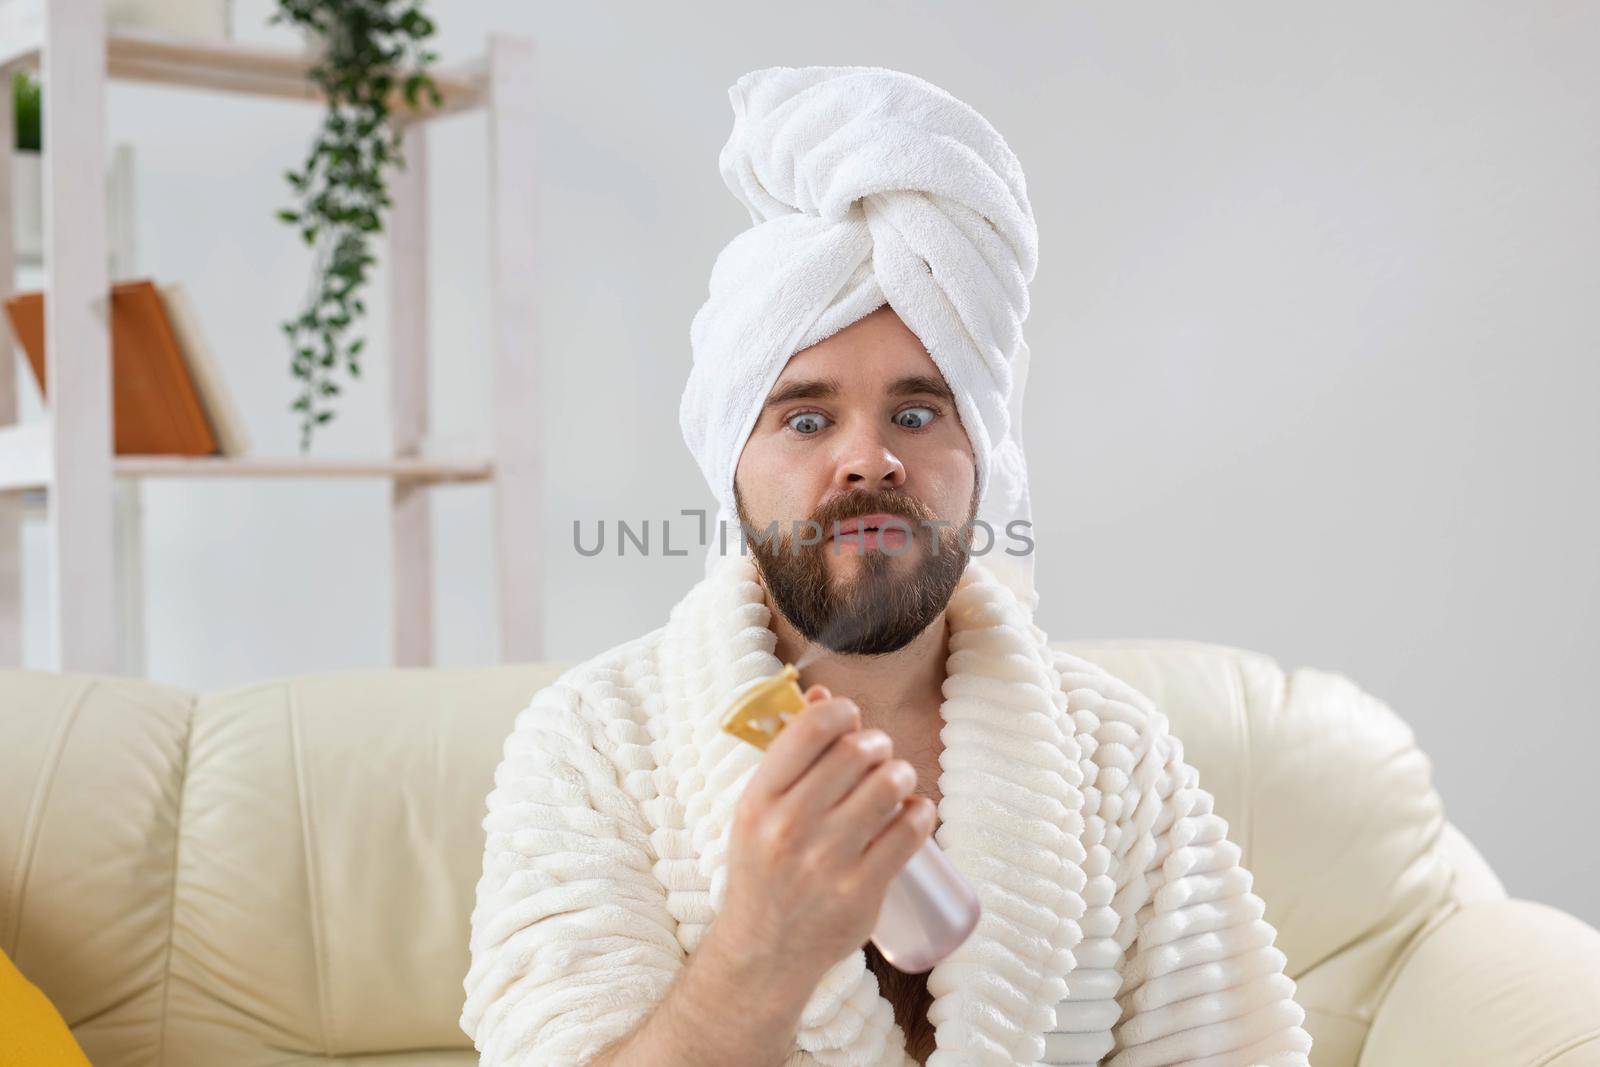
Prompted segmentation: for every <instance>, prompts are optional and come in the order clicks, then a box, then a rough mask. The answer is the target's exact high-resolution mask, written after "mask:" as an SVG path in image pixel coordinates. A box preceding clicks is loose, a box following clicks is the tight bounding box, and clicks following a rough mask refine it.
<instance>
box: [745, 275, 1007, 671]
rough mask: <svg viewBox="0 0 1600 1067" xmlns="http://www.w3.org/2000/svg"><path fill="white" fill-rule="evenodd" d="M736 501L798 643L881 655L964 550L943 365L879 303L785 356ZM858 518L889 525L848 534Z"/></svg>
mask: <svg viewBox="0 0 1600 1067" xmlns="http://www.w3.org/2000/svg"><path fill="white" fill-rule="evenodd" d="M734 502H735V505H736V506H737V508H738V512H739V521H740V522H742V523H743V524H744V525H745V528H746V534H745V536H746V539H747V541H748V544H749V551H750V553H751V555H752V556H753V557H754V559H755V563H756V567H757V569H758V570H759V571H760V573H761V577H762V581H763V582H764V583H765V585H766V587H767V591H768V592H769V593H770V594H771V596H772V599H773V602H774V604H775V605H776V607H777V608H778V610H779V611H781V612H782V613H783V615H784V617H785V618H787V619H788V620H789V622H790V623H791V624H792V625H793V626H794V627H795V629H796V630H798V631H799V632H800V633H801V634H802V635H804V636H805V638H806V639H807V640H809V641H812V642H814V643H816V644H820V645H822V646H824V647H826V648H830V649H832V650H834V651H835V652H842V653H850V654H855V655H880V654H883V653H886V652H893V651H896V650H897V649H900V648H903V647H904V646H905V645H907V644H908V643H910V642H911V640H912V639H913V638H915V637H916V636H917V635H918V634H920V633H921V632H922V631H923V630H924V629H926V628H927V626H928V624H929V623H931V622H932V621H933V620H934V619H935V618H937V617H938V615H939V613H940V612H941V611H943V610H944V607H945V605H946V604H948V603H949V601H950V596H951V594H952V593H953V592H954V591H955V587H956V585H957V583H958V582H959V580H960V578H961V575H962V572H963V571H965V569H966V565H967V559H968V557H969V554H970V538H971V530H970V526H968V527H967V528H966V529H963V526H964V525H965V524H969V523H970V522H971V520H972V519H973V517H974V516H975V515H976V514H977V505H978V498H977V472H976V467H975V465H974V460H973V454H972V446H971V443H970V442H969V441H968V439H967V434H966V431H965V430H964V429H963V428H962V426H961V422H960V419H959V416H958V415H957V414H956V408H955V404H954V402H953V400H952V398H951V397H950V393H949V389H948V387H947V386H946V385H945V383H944V378H943V376H942V375H941V374H940V373H939V369H938V367H937V366H935V364H934V362H933V360H932V359H931V358H930V357H929V355H928V353H927V350H926V349H924V348H923V346H922V342H921V341H920V340H918V338H917V335H916V334H914V333H912V332H911V330H910V328H908V327H907V326H906V325H905V323H904V322H902V321H901V320H900V317H899V316H898V315H896V314H895V313H894V311H893V310H892V309H891V308H890V307H888V306H887V305H885V306H884V307H882V308H879V309H878V310H877V311H875V312H873V313H872V314H871V315H868V316H866V317H865V318H863V319H861V320H860V321H858V322H855V323H853V324H852V325H850V326H848V327H846V328H845V329H843V330H841V331H839V332H838V333H836V334H834V335H833V336H832V337H829V338H826V339H824V340H822V341H819V342H818V343H817V344H815V345H812V346H811V347H810V348H807V349H804V350H803V351H800V352H797V353H795V355H794V356H793V357H791V358H790V360H789V362H788V364H787V365H786V366H785V367H784V369H783V372H782V373H781V374H780V375H779V376H778V380H777V382H776V383H774V384H773V387H772V391H771V392H770V393H769V394H768V397H767V401H766V405H765V407H764V408H763V409H762V412H761V414H760V416H759V417H758V418H757V420H756V425H755V428H754V429H753V430H751V433H750V439H749V440H748V441H747V442H746V443H745V446H744V451H743V452H741V453H740V455H739V464H738V467H737V468H736V470H735V474H734ZM869 516H878V517H880V519H883V521H886V522H891V523H892V525H891V526H889V527H888V528H887V529H886V532H884V533H883V534H881V535H879V534H874V533H865V534H862V533H851V532H850V529H849V528H850V526H852V525H854V523H852V522H851V520H856V519H866V518H867V517H869ZM806 520H811V522H814V523H815V524H816V525H815V526H808V525H807V522H806ZM941 521H942V522H943V523H944V525H940V526H935V525H933V524H934V523H937V522H941ZM773 522H776V523H777V531H776V536H775V537H773V538H771V539H770V540H763V538H764V537H765V535H766V533H767V529H768V526H769V525H770V524H772V523H773ZM874 524H875V523H874ZM841 527H844V529H843V530H842V531H840V533H839V534H838V535H837V536H836V535H835V531H836V530H840V528H841ZM936 540H937V542H938V545H937V550H935V546H934V542H935V541H936ZM807 541H809V542H812V543H805V542H807Z"/></svg>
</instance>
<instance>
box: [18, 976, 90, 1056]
mask: <svg viewBox="0 0 1600 1067" xmlns="http://www.w3.org/2000/svg"><path fill="white" fill-rule="evenodd" d="M0 1034H4V1035H6V1039H5V1041H3V1042H0V1067H24V1065H26V1067H89V1057H87V1056H85V1055H84V1054H83V1049H81V1048H79V1047H78V1043H77V1042H76V1041H74V1040H73V1039H72V1031H71V1030H68V1029H67V1024H66V1022H65V1021H64V1020H63V1019H62V1018H61V1013H60V1012H58V1011H56V1006H55V1005H54V1004H52V1003H50V999H49V998H48V997H46V996H45V995H44V994H43V993H41V992H39V987H38V986H36V985H34V984H33V983H32V982H30V981H28V979H27V978H25V977H24V976H23V974H22V972H21V971H19V970H17V965H16V964H14V963H12V962H11V958H10V957H9V956H7V955H6V954H5V953H4V952H0Z"/></svg>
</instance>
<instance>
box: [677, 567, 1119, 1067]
mask: <svg viewBox="0 0 1600 1067" xmlns="http://www.w3.org/2000/svg"><path fill="white" fill-rule="evenodd" d="M770 618H771V616H770V612H769V610H768V608H767V606H766V601H765V595H764V590H763V587H762V586H761V584H760V580H759V573H758V571H757V570H756V567H755V564H754V560H753V559H751V558H749V557H745V556H732V557H729V558H727V559H725V560H723V561H721V562H720V564H719V565H718V566H717V568H716V569H715V570H714V571H713V572H712V573H711V574H709V575H707V576H706V578H705V579H703V580H702V581H701V582H700V583H699V584H698V585H696V586H695V588H694V589H692V590H691V591H690V593H689V594H687V595H686V596H685V597H684V599H683V600H681V601H680V602H679V603H678V604H677V605H675V606H674V608H673V611H672V615H671V617H670V619H669V621H668V623H667V625H666V627H665V628H664V629H665V632H664V634H663V646H662V649H661V653H662V654H661V657H660V661H659V666H660V669H661V672H662V679H661V681H662V683H663V686H662V692H663V694H664V698H665V700H666V702H667V708H666V711H667V715H668V717H669V719H671V720H672V721H673V722H674V725H675V731H676V732H677V734H678V738H679V740H680V741H681V742H688V743H686V744H681V745H678V746H674V747H675V755H676V756H677V757H679V758H677V759H675V760H674V762H675V763H676V764H678V765H677V766H674V767H673V771H674V774H673V777H674V779H675V788H674V791H675V792H676V794H677V799H678V800H679V801H680V802H681V804H682V810H683V812H684V823H685V830H686V831H687V833H688V834H689V837H690V839H691V841H692V848H693V852H694V855H695V858H696V864H697V868H698V873H699V882H700V885H699V887H696V888H701V889H704V890H708V891H709V898H708V899H709V904H710V909H711V912H712V913H713V914H714V913H715V912H720V910H721V908H722V904H723V901H724V900H725V899H726V891H727V849H728V834H729V831H730V829H731V823H732V816H733V811H734V808H735V805H736V804H737V801H738V798H739V794H740V793H741V792H742V791H743V788H744V786H745V784H746V783H747V782H748V780H749V777H750V775H751V774H752V773H754V771H755V768H756V765H757V764H758V762H759V760H760V758H761V756H762V752H761V751H760V750H759V749H757V748H755V747H754V746H752V745H749V744H746V743H745V742H743V741H740V740H738V739H737V738H734V737H732V736H730V735H728V734H726V733H724V732H723V731H722V730H721V729H720V728H719V725H718V722H717V713H718V711H719V709H720V706H721V705H722V704H723V702H724V701H725V699H726V697H727V694H729V693H730V692H731V691H732V690H733V689H734V688H736V687H737V686H739V685H741V684H743V683H745V682H748V681H751V680H753V679H755V678H758V677H764V676H766V675H770V674H772V673H774V672H776V671H778V670H779V669H780V668H781V667H782V666H783V665H782V663H781V662H780V661H779V660H778V659H777V657H776V656H775V655H774V654H773V650H774V648H775V647H776V643H777V635H776V634H775V633H774V632H773V630H772V629H771V627H770V625H769V623H770ZM946 618H947V620H948V626H949V646H948V655H947V659H946V678H945V682H944V686H943V694H944V701H943V703H942V705H941V707H940V714H941V717H942V718H943V720H944V727H943V729H942V731H941V734H940V736H941V738H942V740H943V742H944V750H943V753H942V755H941V756H940V759H939V764H940V768H941V773H940V776H939V791H940V794H941V800H940V802H939V818H940V820H941V823H940V826H939V828H938V830H937V831H936V832H935V835H934V837H935V840H936V841H937V842H938V844H939V847H940V848H942V849H943V850H944V851H945V854H946V855H947V856H948V857H949V859H950V861H951V862H952V863H953V864H954V865H955V867H956V868H957V869H958V870H959V871H960V872H961V873H962V875H963V876H965V877H966V878H967V880H968V881H969V882H971V884H972V886H973V887H974V889H975V890H976V891H977V894H978V898H979V900H980V902H981V903H982V906H983V914H982V917H981V918H980V919H979V921H978V925H977V927H976V929H974V931H973V933H972V934H971V936H969V937H968V939H967V940H966V941H965V942H964V943H963V944H962V945H961V946H960V947H959V948H957V949H956V950H955V952H953V953H951V954H950V955H949V956H947V957H946V958H945V959H943V960H941V961H940V962H939V963H938V964H936V965H935V966H934V967H933V969H932V971H931V972H930V973H929V975H928V990H929V992H930V993H931V994H932V995H933V1002H932V1004H931V1006H930V1008H929V1011H928V1015H929V1019H930V1021H931V1022H932V1023H934V1025H935V1031H936V1041H937V1051H936V1052H935V1053H934V1054H933V1056H932V1058H931V1059H930V1060H929V1061H928V1062H929V1065H930V1067H957V1065H962V1067H971V1065H973V1064H980V1063H981V1064H989V1063H993V1064H1016V1063H1032V1062H1034V1061H1036V1060H1037V1059H1039V1058H1040V1057H1041V1056H1042V1055H1043V1049H1044V1045H1043V1034H1044V1033H1046V1032H1047V1031H1048V1030H1050V1029H1051V1028H1052V1027H1053V1026H1054V1023H1055V1005H1056V1004H1057V1003H1058V1002H1059V1001H1060V1000H1062V999H1063V998H1064V997H1065V996H1066V982H1065V976H1066V974H1067V972H1068V971H1069V970H1070V969H1071V967H1072V966H1073V958H1072V954H1071V949H1072V948H1073V946H1074V945H1076V944H1077V942H1078V940H1079V939H1080V937H1081V933H1080V928H1079V925H1078V922H1077V920H1078V919H1079V918H1081V917H1082V915H1083V912H1084V900H1083V896H1082V890H1083V887H1084V884H1085V876H1084V870H1083V867H1084V856H1085V852H1084V847H1083V841H1082V838H1083V826H1084V820H1083V809H1084V794H1083V791H1082V789H1083V788H1084V787H1085V782H1086V771H1087V772H1088V773H1090V774H1092V770H1089V768H1090V765H1089V764H1088V763H1087V762H1086V761H1085V760H1084V757H1083V752H1082V749H1081V748H1080V746H1079V744H1078V741H1077V739H1076V737H1075V731H1074V728H1073V721H1072V718H1071V717H1070V716H1069V714H1068V711H1067V701H1066V696H1065V694H1064V693H1063V691H1062V684H1061V675H1060V673H1059V671H1058V670H1057V669H1056V667H1055V665H1054V661H1053V656H1052V653H1051V651H1050V649H1049V648H1048V645H1047V638H1046V636H1045V634H1044V632H1043V631H1042V630H1040V629H1039V628H1038V627H1037V626H1035V625H1034V623H1033V620H1032V616H1031V614H1030V613H1029V611H1028V610H1027V609H1026V608H1025V607H1024V606H1023V605H1022V604H1020V603H1019V602H1018V600H1017V598H1016V597H1015V595H1014V594H1013V593H1012V592H1011V590H1010V589H1008V588H1007V587H1006V586H1005V585H1004V584H1003V583H1001V582H1000V581H999V580H997V579H996V578H995V577H994V575H993V574H992V573H991V572H990V571H989V570H988V568H986V567H985V566H983V564H982V561H981V558H979V557H973V558H972V559H970V560H969V562H968V565H967V568H966V571H965V572H964V573H963V575H962V577H961V580H960V583H959V585H958V586H957V589H956V591H955V593H954V595H953V596H952V597H951V600H950V603H949V606H948V608H947V610H946ZM845 695H847V694H845ZM1090 784H1091V785H1092V782H1091V783H1090ZM706 899H707V897H706V896H704V895H701V900H706ZM701 910H702V912H703V911H704V909H703V908H702V909H701ZM709 917H710V916H705V918H707V919H709ZM706 925H707V923H706V922H696V921H693V920H692V917H689V919H688V921H685V922H683V923H682V925H681V927H680V939H681V940H682V942H683V943H684V945H685V947H686V948H687V949H689V950H690V951H692V950H693V948H694V946H695V944H696V943H697V942H698V940H699V937H700V935H701V934H702V933H703V932H704V930H705V927H706ZM796 1045H797V1046H798V1048H799V1049H800V1050H803V1052H802V1053H796V1054H795V1055H794V1056H793V1057H791V1059H790V1060H789V1061H788V1063H787V1065H786V1067H798V1065H801V1064H829V1065H836V1067H905V1065H907V1064H911V1063H913V1062H914V1061H912V1060H911V1059H910V1057H909V1056H908V1055H907V1054H906V1051H905V1039H904V1035H903V1034H902V1032H901V1030H900V1028H899V1026H898V1025H896V1023H895V1021H894V1009H893V1007H892V1006H891V1004H890V1003H889V1001H888V1000H887V999H886V998H885V997H884V996H883V995H882V994H881V993H880V992H879V991H878V983H877V977H876V975H874V974H873V973H872V972H871V970H870V969H868V968H867V965H866V955H865V952H864V951H863V950H861V949H857V950H856V951H854V952H851V953H850V954H849V955H847V956H846V957H845V958H844V959H842V960H840V961H839V962H838V963H837V964H836V965H834V966H833V967H832V968H831V969H829V971H828V972H827V973H826V974H825V975H824V976H823V978H822V980H821V981H820V982H819V983H818V984H817V987H816V989H815V990H814V992H813V994H812V996H811V998H810V1000H809V1001H808V1003H807V1004H806V1007H805V1009H804V1011H803V1013H802V1015H801V1019H800V1027H799V1031H798V1033H797V1035H796Z"/></svg>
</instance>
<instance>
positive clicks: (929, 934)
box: [872, 834, 983, 974]
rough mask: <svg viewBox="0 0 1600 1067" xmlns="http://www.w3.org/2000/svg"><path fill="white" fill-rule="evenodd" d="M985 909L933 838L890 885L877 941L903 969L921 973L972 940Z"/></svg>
mask: <svg viewBox="0 0 1600 1067" xmlns="http://www.w3.org/2000/svg"><path fill="white" fill-rule="evenodd" d="M982 910H983V909H982V908H981V907H980V906H979V904H978V897H977V894H975V893H974V892H973V891H972V886H970V885H969V884H968V883H967V880H966V879H965V878H963V877H961V872H959V871H957V870H956V868H955V865H954V864H952V863H951V862H950V858H949V857H948V856H946V855H945V854H944V850H943V849H941V848H940V847H939V846H938V844H936V843H935V842H934V840H933V835H931V834H930V835H929V836H928V838H927V839H926V840H925V841H923V842H922V847H921V848H919V849H918V850H917V851H916V852H914V853H913V854H912V856H911V858H910V859H909V860H907V861H906V865H905V866H904V867H902V868H901V869H900V873H899V874H897V875H895V876H894V881H892V882H890V883H889V891H888V892H887V893H886V894H885V895H884V898H883V907H882V909H881V910H879V912H878V924H877V925H876V926H874V927H873V928H872V943H873V944H874V945H877V946H878V951H879V952H881V953H883V958H884V959H886V960H888V961H889V962H890V963H892V964H894V965H895V967H897V968H898V969H900V970H902V971H904V972H906V973H907V974H919V973H921V972H922V971H926V970H927V969H928V968H930V967H932V966H933V965H934V964H936V963H938V962H939V961H940V960H942V959H944V958H945V957H946V956H948V955H949V954H950V953H952V952H954V951H955V950H956V947H957V946H958V945H960V944H961V943H962V942H963V941H965V940H966V939H967V936H968V935H969V934H971V933H972V931H973V928H974V927H976V926H977V925H978V916H979V915H980V914H982Z"/></svg>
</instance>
